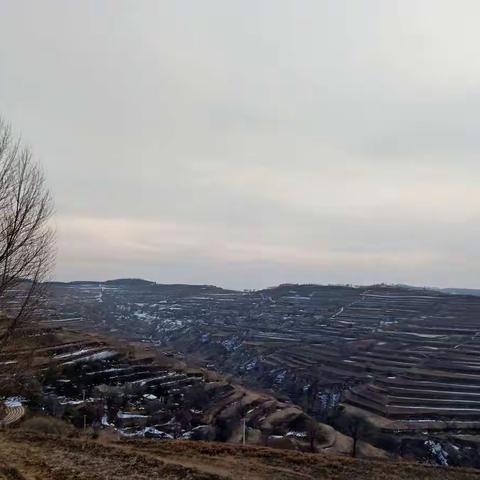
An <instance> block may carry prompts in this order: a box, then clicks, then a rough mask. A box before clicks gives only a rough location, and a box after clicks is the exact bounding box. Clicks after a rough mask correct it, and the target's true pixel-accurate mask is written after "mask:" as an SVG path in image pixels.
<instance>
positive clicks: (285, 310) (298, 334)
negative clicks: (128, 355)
mask: <svg viewBox="0 0 480 480" xmlns="http://www.w3.org/2000/svg"><path fill="white" fill-rule="evenodd" d="M51 288H52V292H53V299H54V302H53V304H54V307H55V310H56V312H58V318H56V319H55V318H54V319H52V320H51V322H52V323H57V324H62V325H64V326H70V328H78V329H83V330H91V329H94V330H96V331H99V332H104V333H108V334H109V335H112V336H116V337H118V338H128V339H130V340H131V341H136V342H140V343H141V344H142V345H146V346H148V348H151V349H154V350H155V351H156V352H162V353H163V354H164V355H165V356H166V358H170V359H172V360H175V361H179V362H184V363H187V364H189V365H196V366H197V367H202V368H204V369H206V370H210V371H217V372H220V373H221V374H222V375H232V378H233V379H234V380H235V382H241V383H242V384H243V385H244V387H242V388H251V387H253V388H256V389H261V391H263V392H269V394H270V395H272V396H275V397H276V398H277V399H278V400H277V401H281V402H287V404H288V403H289V402H292V404H294V405H298V406H299V407H300V408H301V409H302V410H304V411H305V412H306V413H308V414H309V415H311V416H313V417H315V418H316V419H317V420H318V421H320V422H321V423H322V424H325V423H327V424H329V425H331V426H332V427H334V428H335V429H338V430H340V431H342V432H343V434H345V435H346V436H348V437H350V438H356V437H358V439H362V440H363V441H365V442H368V443H370V444H373V445H374V446H375V447H376V448H379V449H381V451H384V450H386V451H388V452H390V454H392V455H396V456H401V457H405V458H409V459H413V460H425V459H427V460H428V459H429V460H431V461H434V462H436V463H438V464H449V465H470V466H479V465H480V456H479V454H478V452H479V440H480V436H479V435H478V432H479V430H478V429H479V427H480V423H479V421H480V415H479V414H480V408H479V407H480V403H479V400H480V376H479V375H478V372H479V366H480V364H479V362H478V352H479V346H480V345H479V343H478V340H479V337H478V335H477V333H478V332H479V331H480V329H479V327H480V325H479V323H480V320H479V318H480V317H479V313H480V298H478V297H475V296H468V295H452V294H448V293H445V292H441V291H437V290H427V289H416V288H410V287H396V286H385V285H377V286H369V287H351V286H317V285H281V286H279V287H275V288H271V289H266V290H261V291H252V292H236V291H228V290H223V289H220V288H218V287H213V286H190V285H157V284H155V283H152V282H146V281H142V280H118V281H110V282H105V283H100V282H75V283H72V284H61V283H55V284H53V285H52V286H51ZM352 426H353V427H352Z"/></svg>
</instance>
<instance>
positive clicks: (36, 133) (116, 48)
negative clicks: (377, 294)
mask: <svg viewBox="0 0 480 480" xmlns="http://www.w3.org/2000/svg"><path fill="white" fill-rule="evenodd" d="M479 18H480V2H478V1H477V0H471V1H462V0H398V1H395V0H388V1H385V0H362V1H359V0H351V1H348V0H331V1H326V0H311V1H308V0H292V1H280V0H271V1H267V0H236V1H233V0H215V1H214V0H202V1H199V0H191V1H187V0H171V1H162V0H156V1H148V0H142V1H134V0H131V1H120V0H111V1H106V0H92V1H86V0H77V1H69V0H57V1H48V0H42V1H38V0H30V1H23V0H0V113H1V114H2V116H3V117H4V118H5V119H6V120H8V121H9V122H11V123H12V125H13V127H14V130H15V131H16V132H17V133H19V134H21V135H22V138H23V139H24V140H25V141H26V142H27V143H28V144H29V145H30V146H31V147H32V149H33V150H34V153H35V156H36V158H37V159H38V160H39V161H40V162H41V163H42V164H43V166H44V169H45V171H46V174H47V176H48V182H49V184H50V186H51V189H52V192H53V194H54V197H55V201H56V217H55V223H56V227H57V230H58V259H57V267H56V271H55V274H54V276H55V278H57V279H60V280H72V279H108V278H115V277H144V278H148V279H151V280H155V281H159V282H185V283H187V282H188V283H209V284H218V285H222V286H228V287H236V288H256V287H261V286H268V285H273V284H277V283H281V282H318V283H355V284H366V283H372V282H388V283H396V282H405V283H411V284H417V285H435V286H465V287H480V280H479V278H480V256H479V245H480V222H479V220H480V218H479V217H480V189H479V186H480V131H479V127H480V29H479V28H478V21H479Z"/></svg>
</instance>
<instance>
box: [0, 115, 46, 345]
mask: <svg viewBox="0 0 480 480" xmlns="http://www.w3.org/2000/svg"><path fill="white" fill-rule="evenodd" d="M52 211H53V202H52V199H51V196H50V193H49V191H48V189H47V187H46V185H45V179H44V175H43V173H42V170H41V169H40V167H39V166H38V164H37V163H35V162H34V161H33V160H32V154H31V152H30V150H29V149H28V148H26V147H24V146H22V144H21V142H20V140H19V139H15V138H13V136H12V134H11V130H10V127H9V126H8V125H7V124H5V123H4V122H3V121H2V120H1V119H0V320H1V323H0V350H1V349H2V347H5V345H6V344H7V343H8V342H9V340H10V339H11V337H12V335H13V332H14V331H15V329H17V328H18V327H19V326H20V325H21V324H24V323H25V322H28V321H31V320H33V319H34V318H35V314H36V312H37V311H38V307H39V300H40V298H41V293H42V281H43V280H44V279H45V278H46V276H47V274H48V272H49V271H50V268H51V266H52V262H53V258H54V232H53V230H52V228H51V226H50V225H49V220H50V217H51V215H52Z"/></svg>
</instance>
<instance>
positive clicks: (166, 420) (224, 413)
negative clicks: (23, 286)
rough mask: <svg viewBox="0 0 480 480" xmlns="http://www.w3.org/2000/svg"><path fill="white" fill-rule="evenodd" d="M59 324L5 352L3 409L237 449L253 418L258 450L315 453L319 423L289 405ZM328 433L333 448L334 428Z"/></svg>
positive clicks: (23, 332)
mask: <svg viewBox="0 0 480 480" xmlns="http://www.w3.org/2000/svg"><path fill="white" fill-rule="evenodd" d="M57 320H58V319H53V320H51V319H45V320H43V321H41V322H40V323H37V324H35V325H34V326H33V325H32V326H28V327H27V326H26V327H22V328H19V329H18V330H17V331H16V332H15V336H14V337H13V338H12V339H11V341H10V342H9V343H8V345H7V346H6V347H4V348H3V349H2V350H1V351H0V385H1V387H2V388H1V390H2V392H1V394H2V395H3V396H5V397H8V398H7V400H6V401H5V402H2V405H3V403H4V404H5V406H8V405H10V404H15V405H16V404H18V405H19V406H22V404H23V405H24V406H25V407H27V411H28V414H29V415H31V414H32V413H33V414H38V413H40V412H41V413H42V414H48V415H50V416H54V417H57V418H61V419H65V420H68V421H69V422H71V423H73V424H74V425H75V426H77V427H79V428H85V427H88V428H93V429H94V430H96V429H102V430H109V431H111V432H115V433H116V434H118V435H120V436H122V437H129V438H133V437H148V438H157V439H176V438H181V439H195V440H198V439H204V440H217V441H228V442H237V443H238V442H240V441H241V440H242V427H243V425H242V419H244V422H245V434H246V442H247V443H249V444H262V445H270V446H282V447H286V448H293V449H305V450H309V449H310V438H307V435H308V432H309V431H310V429H311V428H310V425H316V422H315V421H314V420H313V419H311V418H310V417H308V416H307V415H306V414H305V413H304V412H303V411H302V409H301V408H299V407H297V406H295V405H293V404H291V403H290V402H282V401H279V400H277V399H275V398H273V397H272V396H269V395H266V394H262V393H257V392H255V391H252V390H250V389H247V388H244V387H242V386H240V385H235V384H233V383H231V382H226V381H224V380H223V379H222V378H221V377H220V376H218V375H216V374H214V373H213V372H208V371H205V370H199V369H189V368H187V367H186V366H185V364H182V363H181V362H178V361H177V360H175V359H174V358H171V357H167V356H165V355H163V354H160V353H158V352H157V350H156V348H154V347H153V346H150V348H149V346H148V345H144V344H141V345H136V344H132V343H126V342H124V341H123V342H116V341H113V340H111V339H108V338H106V337H103V336H100V335H96V334H91V333H82V332H79V331H77V330H75V329H73V328H72V327H71V326H66V323H68V322H63V321H62V322H60V321H57ZM77 321H78V320H72V323H73V322H77ZM3 327H4V325H2V324H0V333H1V328H3ZM2 405H0V422H1V421H2V413H4V412H2ZM5 413H6V415H7V416H8V412H5ZM3 416H5V415H3ZM18 420H21V418H20V417H19V418H18ZM324 431H325V433H326V434H327V436H329V437H330V440H331V442H330V444H329V445H328V446H329V447H332V446H333V443H335V438H334V436H335V432H334V430H333V429H332V428H331V427H328V428H327V427H326V426H325V427H324ZM322 438H323V439H325V435H323V436H321V437H319V440H320V441H322ZM315 442H316V440H315ZM324 443H325V442H324ZM332 450H333V451H335V452H336V453H342V452H341V451H338V450H336V449H332Z"/></svg>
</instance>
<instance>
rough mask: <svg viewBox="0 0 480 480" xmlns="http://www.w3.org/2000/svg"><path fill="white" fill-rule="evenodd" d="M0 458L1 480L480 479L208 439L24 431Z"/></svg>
mask: <svg viewBox="0 0 480 480" xmlns="http://www.w3.org/2000/svg"><path fill="white" fill-rule="evenodd" d="M1 461H3V462H4V463H3V464H2V463H1ZM0 465H5V467H4V471H5V472H7V470H5V469H10V470H8V472H11V473H8V475H10V476H7V475H6V474H5V473H4V471H3V470H0V479H2V475H3V478H5V479H8V480H11V479H15V478H17V479H22V478H42V479H46V480H48V479H52V480H73V479H80V480H100V479H102V480H103V479H106V478H108V479H110V480H117V479H118V480H120V479H124V480H143V479H145V480H146V479H152V478H162V479H198V480H219V479H231V480H233V479H235V480H241V479H248V480H255V479H257V480H259V479H269V480H270V479H272V480H296V479H310V480H313V479H322V480H350V479H355V480H438V479H440V478H441V479H442V480H443V479H445V480H480V471H475V470H468V469H444V468H438V467H429V466H421V465H416V464H410V463H401V464H400V463H389V462H380V461H367V460H355V459H350V458H344V457H331V456H324V455H313V454H302V453H297V452H292V451H280V450H273V449H269V448H262V447H242V446H237V445H227V444H218V443H208V442H189V441H185V442H181V441H179V442H159V441H149V440H141V441H133V440H129V441H114V442H112V441H107V440H105V441H103V442H102V441H97V442H95V441H92V440H88V439H85V438H80V439H78V438H66V437H59V436H56V435H44V434H39V433H31V432H25V431H21V430H17V431H10V432H6V433H3V434H1V435H0ZM12 475H17V477H15V476H12Z"/></svg>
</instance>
